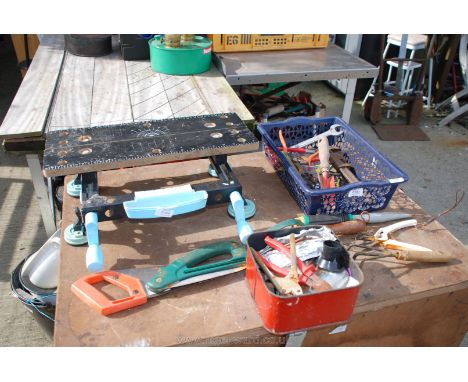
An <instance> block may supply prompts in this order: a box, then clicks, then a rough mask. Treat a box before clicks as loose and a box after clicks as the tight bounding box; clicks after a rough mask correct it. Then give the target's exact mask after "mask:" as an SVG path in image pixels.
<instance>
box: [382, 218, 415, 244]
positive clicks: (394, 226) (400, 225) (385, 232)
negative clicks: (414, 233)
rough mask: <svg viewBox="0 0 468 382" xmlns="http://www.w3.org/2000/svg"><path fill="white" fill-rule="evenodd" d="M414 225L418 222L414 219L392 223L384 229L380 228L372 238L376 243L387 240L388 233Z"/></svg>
mask: <svg viewBox="0 0 468 382" xmlns="http://www.w3.org/2000/svg"><path fill="white" fill-rule="evenodd" d="M416 224H418V221H417V220H416V219H410V220H403V221H401V222H398V223H394V224H391V225H388V226H386V227H382V228H380V229H379V230H377V232H376V233H375V235H374V237H375V239H376V240H378V241H383V240H388V235H389V234H390V233H392V232H395V231H398V230H400V229H403V228H407V227H414V226H415V225H416Z"/></svg>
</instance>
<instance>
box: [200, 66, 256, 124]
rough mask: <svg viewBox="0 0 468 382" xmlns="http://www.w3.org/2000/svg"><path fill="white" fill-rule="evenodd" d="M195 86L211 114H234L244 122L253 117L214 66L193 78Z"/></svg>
mask: <svg viewBox="0 0 468 382" xmlns="http://www.w3.org/2000/svg"><path fill="white" fill-rule="evenodd" d="M193 79H194V81H195V84H196V86H197V87H198V89H199V90H200V93H201V94H202V96H203V98H204V100H205V101H206V103H207V104H208V105H209V108H210V111H211V113H227V112H232V113H236V114H237V115H238V116H239V117H240V118H241V119H242V120H243V121H244V122H251V121H253V120H254V117H253V116H252V114H251V113H250V111H249V110H248V109H247V108H246V107H245V105H244V104H243V103H242V101H241V100H240V99H239V97H238V96H237V94H236V93H235V91H234V90H233V89H232V87H231V86H230V85H229V84H228V82H227V81H226V79H225V78H224V76H223V75H222V74H221V73H220V72H219V71H218V69H216V67H215V66H214V65H211V68H210V70H209V71H208V72H205V73H201V74H196V75H194V76H193Z"/></svg>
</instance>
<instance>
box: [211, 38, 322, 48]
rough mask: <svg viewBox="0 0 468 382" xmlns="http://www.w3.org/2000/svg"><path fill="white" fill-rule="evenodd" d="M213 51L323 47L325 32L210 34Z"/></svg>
mask: <svg viewBox="0 0 468 382" xmlns="http://www.w3.org/2000/svg"><path fill="white" fill-rule="evenodd" d="M208 38H210V39H211V40H212V41H213V52H243V51H252V50H287V49H308V48H325V47H327V46H328V35H327V34H211V35H208Z"/></svg>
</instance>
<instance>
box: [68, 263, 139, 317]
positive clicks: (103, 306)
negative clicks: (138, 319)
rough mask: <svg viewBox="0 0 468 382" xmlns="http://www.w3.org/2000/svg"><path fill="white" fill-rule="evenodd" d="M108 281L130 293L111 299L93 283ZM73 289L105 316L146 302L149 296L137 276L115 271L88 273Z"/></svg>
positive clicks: (85, 301) (73, 285)
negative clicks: (126, 295)
mask: <svg viewBox="0 0 468 382" xmlns="http://www.w3.org/2000/svg"><path fill="white" fill-rule="evenodd" d="M101 282H107V283H109V284H112V285H114V286H116V287H118V288H120V289H123V290H124V291H126V292H127V293H128V297H124V298H121V299H118V300H110V299H108V298H107V297H106V296H105V295H104V294H103V293H101V292H100V291H99V290H97V289H96V288H95V287H94V286H93V285H94V284H97V283H101ZM71 291H72V292H73V293H74V294H75V295H76V296H77V297H78V298H79V299H80V300H81V301H83V302H84V303H85V304H87V305H89V306H90V307H91V308H93V309H94V310H96V311H97V312H98V313H100V314H102V315H103V316H107V315H109V314H112V313H116V312H120V311H122V310H125V309H130V308H133V307H135V306H138V305H142V304H144V303H146V301H147V300H148V297H147V295H146V292H145V290H144V288H143V285H141V282H140V280H138V279H137V278H135V277H132V276H129V275H125V274H122V273H119V272H114V271H105V272H100V273H91V274H88V275H86V276H84V277H82V278H80V279H78V280H77V281H75V282H74V283H73V284H72V286H71Z"/></svg>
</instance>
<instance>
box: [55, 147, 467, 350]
mask: <svg viewBox="0 0 468 382" xmlns="http://www.w3.org/2000/svg"><path fill="white" fill-rule="evenodd" d="M229 161H230V163H231V165H232V166H233V168H234V171H235V172H236V174H237V176H238V178H239V180H240V182H241V183H242V185H243V192H244V194H245V195H246V196H247V197H248V198H251V199H253V200H254V201H255V203H256V206H257V214H256V215H255V217H254V218H253V219H252V220H251V225H252V227H253V229H254V230H256V231H258V230H264V229H266V228H268V227H270V226H271V225H273V224H274V223H277V222H279V221H281V220H283V219H286V218H290V217H294V216H295V215H296V214H297V213H299V212H300V211H299V208H298V207H297V205H296V203H295V202H294V200H293V199H292V198H291V197H290V195H289V193H288V192H287V190H286V189H285V188H284V187H283V185H282V183H281V182H280V181H279V179H278V178H277V176H276V174H275V173H274V172H273V170H272V168H271V167H270V165H269V164H268V163H267V162H266V160H265V159H264V157H263V154H262V153H252V154H242V155H238V156H232V157H230V160H229ZM207 166H208V161H207V160H195V161H190V162H185V163H183V164H182V163H171V164H162V165H156V166H148V167H140V168H133V169H122V170H111V171H107V172H103V173H100V174H99V183H100V184H101V185H102V187H101V193H102V194H103V195H112V194H116V193H128V192H131V191H136V190H148V189H155V188H159V187H165V186H170V185H176V184H183V183H193V182H196V181H200V179H201V178H203V179H205V178H206V176H207V175H206V169H207ZM76 206H78V200H76V199H73V198H71V197H69V196H68V195H65V199H64V208H63V211H64V212H63V222H62V224H63V227H66V226H67V225H68V224H71V223H72V222H73V217H74V214H73V209H74V207H76ZM390 208H393V209H398V210H402V211H405V212H411V213H414V214H416V217H417V218H418V220H420V221H423V220H424V218H425V217H426V215H425V213H424V211H422V210H421V208H420V207H419V206H418V205H416V204H415V203H414V202H413V201H412V200H410V199H409V198H408V197H407V196H406V195H405V194H404V193H403V192H402V191H397V193H396V195H395V196H394V198H393V200H392V202H391V206H390ZM99 229H100V242H101V245H102V249H103V252H104V257H105V268H106V269H119V268H128V267H144V266H157V265H164V264H167V263H168V262H170V261H172V260H174V259H175V258H177V257H178V256H180V255H181V254H183V253H185V252H187V251H189V250H191V249H194V248H196V247H198V246H201V245H205V244H208V243H210V242H214V241H218V240H225V239H231V238H236V228H235V223H234V221H233V220H232V219H231V218H229V217H228V215H227V213H226V206H215V207H210V208H207V209H206V210H204V211H201V212H197V213H193V214H190V215H186V216H179V217H177V218H174V219H170V220H154V221H150V220H145V221H131V220H122V221H110V222H105V223H100V225H99ZM397 238H398V239H400V240H403V241H408V242H411V243H415V244H420V245H424V246H428V247H431V248H433V249H434V250H440V251H443V252H450V253H451V254H452V255H453V256H455V258H456V259H455V260H453V261H452V262H451V263H450V264H449V265H427V264H426V265H421V264H403V263H399V262H397V261H395V260H393V259H386V260H381V261H375V262H374V261H372V262H369V263H366V264H365V265H364V266H363V271H364V275H365V282H364V284H363V286H362V288H361V291H360V295H359V298H358V302H357V305H356V308H355V311H354V314H353V316H352V317H351V320H350V322H349V324H348V326H347V328H346V330H345V331H341V332H339V333H336V334H330V332H331V331H332V330H333V329H335V326H336V325H335V326H331V327H327V328H322V329H317V330H312V331H309V332H308V334H307V336H306V338H305V340H304V345H309V346H319V345H440V346H448V345H458V344H459V343H460V342H461V340H462V338H463V335H464V334H465V332H466V331H467V330H468V257H467V253H466V252H467V251H466V249H465V247H464V246H463V245H462V244H461V243H460V242H459V241H458V240H457V239H456V238H454V237H453V236H452V235H451V234H450V233H449V232H448V231H447V230H446V229H444V228H443V227H442V226H441V225H440V224H439V223H437V222H434V223H432V224H430V225H428V226H427V227H426V228H425V229H424V230H417V229H408V230H406V231H404V232H401V233H399V234H398V235H397ZM85 253H86V247H71V246H69V245H68V244H66V243H65V242H64V241H63V240H62V250H61V262H60V280H59V287H58V300H57V310H56V324H55V337H54V342H55V345H57V346H132V345H133V346H174V345H251V346H259V345H268V346H277V345H281V344H284V340H285V338H284V337H281V336H273V335H270V334H269V333H268V332H266V330H265V329H263V327H262V323H261V321H260V318H259V316H258V314H257V312H256V307H255V304H254V302H253V300H252V298H251V296H250V292H249V290H248V287H247V283H246V281H245V280H244V272H241V273H237V274H233V275H229V276H225V277H222V278H219V279H215V280H210V281H207V282H205V283H202V284H197V285H190V286H186V287H182V288H178V289H175V290H173V291H172V292H171V293H169V294H167V295H164V296H161V297H158V298H155V299H152V300H150V301H149V302H148V303H147V304H146V305H143V306H141V307H137V308H134V309H132V310H129V311H125V312H120V313H117V314H115V315H111V316H109V317H104V316H100V315H99V314H97V313H96V312H95V311H93V310H91V309H90V308H89V307H88V306H86V305H85V304H84V303H82V302H81V301H79V300H78V299H77V298H76V297H75V296H74V295H73V294H72V293H71V291H70V285H71V284H72V282H74V281H75V280H76V279H77V278H79V277H81V276H83V275H84V274H86V267H85ZM109 293H110V292H109Z"/></svg>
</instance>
